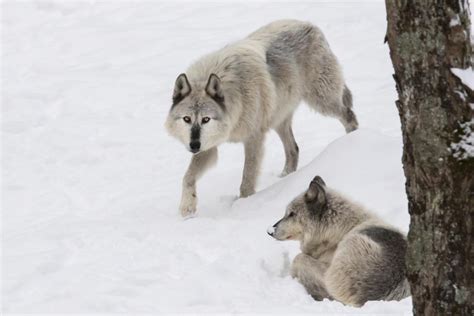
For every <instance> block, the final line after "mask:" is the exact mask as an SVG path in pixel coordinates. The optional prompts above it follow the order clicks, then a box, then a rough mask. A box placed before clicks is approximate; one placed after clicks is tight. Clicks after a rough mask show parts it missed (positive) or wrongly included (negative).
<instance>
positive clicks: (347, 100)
mask: <svg viewBox="0 0 474 316" xmlns="http://www.w3.org/2000/svg"><path fill="white" fill-rule="evenodd" d="M342 103H343V104H344V109H343V110H342V112H343V113H342V120H341V119H339V120H340V121H341V123H342V124H343V125H344V127H345V129H346V132H347V133H350V132H352V131H354V130H356V129H357V128H358V127H359V122H357V117H356V115H355V114H354V112H352V93H351V90H349V88H348V87H347V85H344V90H343V92H342Z"/></svg>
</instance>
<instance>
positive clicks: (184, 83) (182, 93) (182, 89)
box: [173, 74, 191, 105]
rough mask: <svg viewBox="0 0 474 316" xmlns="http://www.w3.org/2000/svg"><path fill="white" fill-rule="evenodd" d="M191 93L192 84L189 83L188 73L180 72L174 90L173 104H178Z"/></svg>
mask: <svg viewBox="0 0 474 316" xmlns="http://www.w3.org/2000/svg"><path fill="white" fill-rule="evenodd" d="M190 93H191V85H190V84H189V81H188V77H186V74H180V75H179V76H178V78H176V82H175V84H174V90H173V105H176V104H178V103H179V102H181V100H183V99H184V98H185V97H187V96H188V95H189V94H190Z"/></svg>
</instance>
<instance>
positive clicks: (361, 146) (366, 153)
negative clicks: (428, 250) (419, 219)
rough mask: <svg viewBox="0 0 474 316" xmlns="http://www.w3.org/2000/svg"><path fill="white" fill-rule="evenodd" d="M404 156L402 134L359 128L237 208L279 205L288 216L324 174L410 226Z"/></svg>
mask: <svg viewBox="0 0 474 316" xmlns="http://www.w3.org/2000/svg"><path fill="white" fill-rule="evenodd" d="M401 155H402V144H401V142H400V139H399V138H395V137H389V136H385V135H383V134H381V133H379V132H376V131H372V130H368V129H359V130H357V131H355V132H353V133H350V134H348V135H346V136H344V137H341V138H339V139H337V140H335V141H334V142H332V143H331V144H330V145H328V146H327V148H326V149H325V150H324V151H323V152H322V153H320V154H319V155H318V156H317V157H316V158H315V159H314V160H313V161H312V162H311V163H309V164H308V165H307V166H305V167H303V168H301V169H299V170H297V171H296V172H295V173H293V174H290V175H289V176H287V177H286V178H284V179H282V180H281V181H279V182H277V183H275V184H274V185H272V186H270V187H268V188H266V189H264V190H262V191H261V192H258V193H257V194H255V195H253V196H251V197H249V198H246V199H241V200H238V201H236V203H234V205H233V207H232V208H233V210H234V211H236V212H237V211H238V212H241V213H244V212H247V211H248V212H251V213H252V212H259V211H261V210H262V209H269V210H279V212H277V213H276V214H275V215H276V218H277V217H278V216H281V215H283V211H284V208H285V206H286V204H288V202H289V201H290V200H291V199H292V198H293V197H295V196H296V195H298V194H299V193H301V192H303V191H304V190H305V189H306V188H307V187H308V185H309V183H310V182H311V180H312V179H313V177H314V176H316V175H319V176H321V177H322V178H323V179H324V181H325V182H326V184H327V185H328V186H329V187H332V188H334V189H336V190H338V191H340V192H343V193H346V195H347V196H349V197H350V198H352V199H353V200H355V201H358V202H360V203H362V204H363V205H365V206H367V207H368V208H369V209H371V210H372V211H373V212H374V213H376V214H377V215H379V216H380V217H382V218H383V219H385V220H387V221H388V222H390V223H392V224H394V225H396V226H398V227H399V228H401V229H402V230H405V231H406V230H407V227H408V222H409V215H408V212H407V205H406V195H405V187H404V181H405V180H404V175H403V169H402V163H401Z"/></svg>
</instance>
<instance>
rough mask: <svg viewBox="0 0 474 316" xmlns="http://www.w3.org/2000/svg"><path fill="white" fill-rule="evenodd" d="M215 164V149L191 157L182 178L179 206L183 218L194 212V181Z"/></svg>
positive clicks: (195, 200)
mask: <svg viewBox="0 0 474 316" xmlns="http://www.w3.org/2000/svg"><path fill="white" fill-rule="evenodd" d="M216 162H217V147H213V148H211V149H208V150H206V151H203V152H200V153H197V154H195V155H193V157H192V159H191V163H190V164H189V167H188V170H187V171H186V174H185V175H184V178H183V192H182V195H181V204H180V206H179V210H180V211H181V215H182V216H183V217H187V216H190V215H192V214H194V213H195V212H196V205H197V196H196V181H197V180H198V179H199V178H200V177H201V176H202V175H203V173H204V171H206V170H207V169H208V168H210V167H212V166H213V165H214V164H215V163H216Z"/></svg>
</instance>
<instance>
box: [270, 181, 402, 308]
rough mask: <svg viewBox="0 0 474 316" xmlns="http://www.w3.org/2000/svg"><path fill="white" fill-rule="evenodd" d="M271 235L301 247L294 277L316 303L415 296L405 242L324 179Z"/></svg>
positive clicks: (313, 184)
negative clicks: (409, 281) (406, 257)
mask: <svg viewBox="0 0 474 316" xmlns="http://www.w3.org/2000/svg"><path fill="white" fill-rule="evenodd" d="M267 232H268V234H269V235H271V236H273V237H274V238H276V239H278V240H288V239H294V240H299V241H300V246H301V252H302V253H300V254H299V255H297V256H296V258H295V259H294V260H293V263H292V265H291V274H292V276H293V277H295V278H297V279H298V280H299V281H300V282H301V283H302V284H303V285H304V287H305V288H306V290H307V291H308V293H309V294H311V296H313V298H314V299H316V300H322V299H323V298H329V299H336V300H338V301H340V302H342V303H344V304H348V305H352V306H362V305H363V304H364V303H365V302H367V301H369V300H401V299H402V298H405V297H407V296H409V295H410V289H409V286H408V281H407V279H406V277H405V263H404V262H405V253H406V247H407V244H406V239H405V237H404V236H403V235H402V234H401V233H400V232H399V231H397V230H396V229H394V228H392V227H390V226H388V225H387V224H385V223H384V222H382V221H381V220H379V219H377V218H376V217H375V216H374V215H372V214H370V213H369V212H367V211H366V210H364V209H363V208H362V207H361V206H359V205H356V204H354V203H352V202H351V201H349V200H348V199H346V198H345V197H343V196H342V195H341V194H339V193H338V192H336V191H333V190H331V189H329V188H327V187H326V184H325V183H324V181H323V179H321V178H320V177H319V176H316V177H315V178H314V179H313V181H311V184H310V185H309V188H308V190H307V191H306V192H304V193H302V194H301V195H299V196H298V197H296V198H295V199H294V200H293V201H292V202H291V203H290V204H289V205H288V207H287V209H286V213H285V216H284V217H283V218H282V219H281V220H279V221H278V222H277V223H276V224H275V225H273V226H272V227H270V228H269V229H268V231H267Z"/></svg>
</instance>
